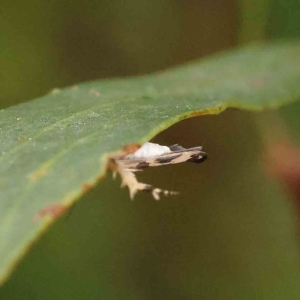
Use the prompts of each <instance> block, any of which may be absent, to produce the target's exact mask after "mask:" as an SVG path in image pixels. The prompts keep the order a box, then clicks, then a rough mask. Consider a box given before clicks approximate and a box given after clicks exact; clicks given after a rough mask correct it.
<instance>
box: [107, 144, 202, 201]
mask: <svg viewBox="0 0 300 300" xmlns="http://www.w3.org/2000/svg"><path fill="white" fill-rule="evenodd" d="M206 158H207V154H206V153H205V152H203V151H202V146H198V147H194V148H188V149H186V148H184V147H182V146H180V145H179V144H175V145H172V146H169V147H167V146H161V145H159V144H155V143H145V144H144V145H142V146H141V147H139V146H138V145H129V146H127V147H125V148H124V151H123V153H122V154H120V155H115V156H112V157H111V160H110V167H111V169H112V171H113V176H114V178H115V177H116V173H119V175H120V177H121V180H122V184H121V187H123V186H128V188H129V192H130V198H131V199H133V198H134V196H135V195H136V193H137V192H138V191H145V192H150V193H151V194H152V196H153V197H154V199H155V200H159V199H160V195H165V196H167V195H175V194H178V192H175V191H168V190H162V189H160V188H155V187H153V186H152V185H150V184H146V183H141V182H138V180H137V178H136V176H135V173H136V172H139V171H142V170H144V169H145V168H148V167H159V166H164V165H170V164H178V163H183V162H187V161H188V162H194V163H201V162H203V161H204V160H205V159H206Z"/></svg>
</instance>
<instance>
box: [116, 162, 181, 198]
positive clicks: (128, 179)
mask: <svg viewBox="0 0 300 300" xmlns="http://www.w3.org/2000/svg"><path fill="white" fill-rule="evenodd" d="M113 171H117V172H118V173H119V174H120V177H121V180H122V183H121V187H124V186H128V188H129V194H130V198H131V200H133V198H134V196H135V195H136V193H137V192H139V191H143V192H150V193H151V194H152V196H153V198H154V199H155V200H159V199H160V195H165V196H168V195H176V194H178V192H174V191H167V190H162V189H159V188H154V187H152V186H151V185H150V184H146V183H142V182H138V180H137V178H136V176H135V174H134V173H133V172H134V171H140V170H135V169H125V168H124V167H123V166H122V163H121V162H118V161H115V162H114V169H113Z"/></svg>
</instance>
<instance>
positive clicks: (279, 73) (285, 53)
mask: <svg viewBox="0 0 300 300" xmlns="http://www.w3.org/2000/svg"><path fill="white" fill-rule="evenodd" d="M299 59H300V43H299V42H290V43H277V44H270V45H262V44H261V45H254V46H250V47H246V48H243V49H241V50H236V51H231V52H228V53H224V54H221V55H217V56H215V57H212V58H208V59H206V60H203V61H199V62H194V63H191V64H189V65H186V66H183V67H179V68H175V69H172V70H170V71H165V72H161V73H158V74H153V75H148V76H143V77H136V78H129V79H115V80H105V81H99V82H90V83H84V84H81V85H78V86H74V87H71V88H67V89H64V90H58V89H56V90H54V91H53V92H52V93H50V94H49V95H46V96H44V97H41V98H39V99H37V100H35V101H32V102H30V103H27V104H22V105H18V106H15V107H11V108H9V109H6V110H2V111H0V116H1V119H0V128H1V139H0V153H1V157H0V172H1V173H0V174H1V175H0V191H1V198H0V220H1V224H0V272H1V273H0V274H1V275H0V279H1V281H2V282H3V281H4V280H5V279H6V278H7V277H8V275H9V274H10V272H11V271H12V270H13V268H14V266H15V264H16V262H17V261H18V260H19V259H20V258H21V257H22V255H23V254H25V252H26V251H27V250H28V248H29V246H30V245H31V244H32V242H33V241H34V240H35V239H36V238H37V236H38V235H39V234H40V233H41V232H42V231H43V230H45V229H46V228H47V226H48V225H49V224H50V223H51V222H53V220H54V219H53V218H51V217H45V218H44V219H43V220H42V221H40V222H34V220H33V218H34V216H35V214H36V213H37V212H39V211H40V210H41V209H43V208H45V207H49V206H51V205H58V204H62V205H63V206H57V207H58V209H59V208H60V207H62V208H63V207H64V206H66V207H68V206H70V205H71V204H72V203H73V202H74V200H75V199H76V198H79V197H80V196H81V195H82V194H83V193H84V192H85V191H86V190H88V189H89V188H90V187H91V186H92V185H94V184H95V183H96V182H97V181H98V180H99V179H101V178H103V176H104V175H105V170H106V161H107V155H108V153H110V152H114V151H117V150H119V149H120V148H121V147H122V146H124V145H126V144H130V143H136V142H140V143H142V142H145V141H147V140H149V139H150V138H152V137H153V136H155V135H156V134H157V133H158V132H160V131H162V130H164V129H166V128H168V127H169V126H171V125H172V124H174V123H176V122H178V121H179V120H182V119H185V118H189V117H193V116H197V115H203V114H216V113H219V112H221V111H223V110H224V109H226V108H227V107H236V108H242V109H248V110H257V111H261V110H263V109H267V108H276V107H279V106H281V105H283V104H285V103H289V102H292V101H294V100H297V99H298V98H299V97H300V85H299V80H300V68H299V65H298V64H299ZM178 142H180V141H178Z"/></svg>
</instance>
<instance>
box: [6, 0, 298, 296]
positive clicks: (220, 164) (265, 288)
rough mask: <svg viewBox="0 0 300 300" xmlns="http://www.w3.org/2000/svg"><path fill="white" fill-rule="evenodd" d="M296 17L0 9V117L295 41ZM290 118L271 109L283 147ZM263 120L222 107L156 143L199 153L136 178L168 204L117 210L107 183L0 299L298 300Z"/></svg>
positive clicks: (65, 6) (225, 4)
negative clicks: (247, 48)
mask: <svg viewBox="0 0 300 300" xmlns="http://www.w3.org/2000/svg"><path fill="white" fill-rule="evenodd" d="M297 14H300V5H299V4H298V3H297V1H279V0H278V1H275V0H269V1H258V0H255V1H246V0H244V1H229V0H223V1H222V0H216V1H209V0H203V1H196V0H194V1H193V0H166V1H158V0H152V1H146V0H139V1H137V0H130V1H116V0H110V1H108V0H105V1H85V2H83V1H79V0H77V1H64V2H62V1H58V0H52V1H41V0H40V1H27V2H24V1H20V0H19V1H2V2H1V9H0V27H1V39H0V49H1V52H0V53H1V56H0V66H1V70H0V90H1V93H0V107H1V108H5V107H8V106H10V105H14V104H17V103H21V102H26V101H29V100H30V99H33V98H35V97H38V96H40V95H43V94H45V93H47V92H49V91H50V90H52V89H54V88H57V87H59V88H61V87H65V86H68V85H73V84H76V83H80V82H82V81H87V80H95V79H100V78H107V77H115V76H118V77H119V76H129V75H139V74H145V73H149V72H153V71H157V70H161V69H164V68H166V67H169V66H173V65H177V64H180V63H184V62H185V61H190V60H192V59H194V58H199V57H202V56H205V55H209V54H213V53H215V52H218V51H220V50H223V49H227V48H231V47H236V46H238V45H240V44H245V43H248V42H250V41H257V40H267V39H271V38H280V37H297V36H298V34H299V32H300V21H299V20H300V16H299V17H298V15H297ZM83 101H84V99H83ZM298 111H299V109H298V106H297V105H292V106H290V107H287V108H285V109H283V110H281V113H282V116H284V117H285V119H286V120H287V122H288V123H287V124H291V125H290V127H289V128H290V130H291V132H292V135H293V134H294V136H295V140H296V139H297V136H298V135H297V134H298V133H299V130H300V129H299V128H298V127H297V126H298V124H299V123H300V122H299V121H297V120H298V118H297V112H298ZM295 112H296V113H295ZM267 115H268V114H265V113H261V114H257V113H248V112H242V111H238V110H230V111H227V112H225V113H222V114H221V115H218V116H203V117H201V118H195V119H191V120H187V121H184V122H181V123H179V124H177V125H175V126H173V127H172V128H170V129H169V130H167V131H165V132H164V133H162V134H160V135H159V136H158V137H156V139H155V141H156V142H159V143H162V144H166V145H168V144H172V143H176V142H179V143H181V144H183V145H184V146H186V147H189V146H196V145H199V144H202V145H203V146H204V148H205V151H207V153H208V155H209V159H208V160H207V161H206V162H205V163H203V164H201V165H194V164H183V165H178V166H177V165H176V166H172V167H165V168H159V169H150V170H148V169H147V172H144V173H143V174H141V175H140V178H141V179H142V180H143V181H145V182H149V183H152V184H153V185H155V186H159V187H165V188H168V189H173V190H179V191H180V192H181V193H180V195H179V196H177V197H172V198H167V199H162V200H161V201H159V202H156V201H154V200H153V199H151V197H150V196H149V195H138V196H137V197H136V199H135V200H134V202H131V201H130V200H129V196H128V191H127V190H125V189H124V190H121V189H119V185H120V182H119V180H117V181H112V179H111V177H110V174H108V176H107V178H106V179H105V180H104V181H102V182H101V183H100V184H99V185H98V186H96V187H95V188H94V189H93V190H92V191H90V192H89V193H88V194H87V195H86V196H84V197H83V198H82V199H81V200H80V201H79V202H78V203H77V204H76V205H75V208H74V210H73V211H72V213H71V215H66V216H65V217H63V218H62V219H60V220H59V221H58V222H57V223H56V224H55V225H54V226H53V228H51V229H50V231H49V232H47V233H46V234H45V235H44V236H43V237H42V238H41V240H40V241H39V242H38V243H37V244H36V245H35V246H34V247H33V249H32V250H31V252H30V253H29V255H28V256H27V257H26V259H25V260H24V261H23V262H22V263H21V264H20V266H19V268H18V269H17V270H16V272H15V273H14V274H13V276H12V277H11V279H10V280H9V281H8V283H7V284H6V285H5V286H4V287H3V288H1V290H0V297H1V299H64V300H66V299H151V300H152V299H268V300H269V299H272V300H274V299H299V297H300V292H299V279H300V268H299V267H300V264H299V263H300V259H299V249H298V243H299V241H298V239H297V234H298V233H297V224H298V223H297V213H296V210H295V207H294V205H293V202H292V201H290V200H291V195H288V194H287V193H286V191H285V190H284V189H283V188H282V187H281V186H280V185H279V184H278V183H277V182H276V181H274V180H273V179H271V178H270V177H269V176H268V174H267V173H266V171H265V166H264V163H263V160H262V155H263V145H264V141H263V139H264V138H263V137H262V136H261V134H260V133H259V131H258V129H257V124H258V123H260V122H261V119H263V118H268V117H267ZM288 126H289V125H288ZM274 134H275V133H274Z"/></svg>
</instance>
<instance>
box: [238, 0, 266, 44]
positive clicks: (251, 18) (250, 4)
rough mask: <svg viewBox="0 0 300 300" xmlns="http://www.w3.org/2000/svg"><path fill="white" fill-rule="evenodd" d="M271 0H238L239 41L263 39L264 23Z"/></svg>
mask: <svg viewBox="0 0 300 300" xmlns="http://www.w3.org/2000/svg"><path fill="white" fill-rule="evenodd" d="M270 1H271V0H255V1H247V0H239V1H238V4H239V9H240V12H241V13H240V27H239V35H238V37H239V42H241V43H245V42H246V43H249V42H250V41H257V40H263V39H264V38H265V35H266V32H265V31H266V23H267V22H268V16H269V6H270V5H269V2H270Z"/></svg>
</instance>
